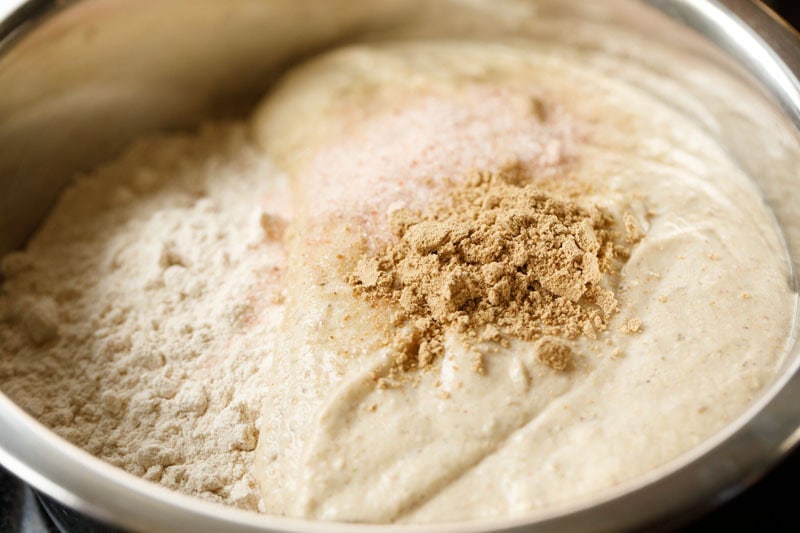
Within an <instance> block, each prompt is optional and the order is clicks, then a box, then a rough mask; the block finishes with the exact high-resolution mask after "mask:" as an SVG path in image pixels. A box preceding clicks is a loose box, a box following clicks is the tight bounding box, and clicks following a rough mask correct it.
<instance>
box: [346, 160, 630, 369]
mask: <svg viewBox="0 0 800 533" xmlns="http://www.w3.org/2000/svg"><path fill="white" fill-rule="evenodd" d="M389 222H390V225H391V229H392V232H393V233H394V236H395V237H396V239H395V240H393V241H392V242H390V243H389V244H388V245H387V246H386V247H385V248H384V249H383V250H382V251H381V253H379V254H378V255H377V256H371V257H364V258H362V259H361V260H360V261H359V263H358V265H357V267H356V268H355V270H354V272H353V273H352V274H351V275H350V277H349V282H350V283H351V285H352V286H353V287H354V291H355V293H356V294H357V295H360V296H361V297H364V298H366V299H367V300H368V301H371V302H373V303H379V302H390V303H391V304H392V305H394V306H395V307H396V308H397V309H398V313H397V322H396V324H395V326H396V327H395V328H394V329H393V330H392V334H391V337H392V341H391V343H392V346H393V348H394V352H395V354H396V357H395V362H396V366H397V367H398V368H402V369H406V370H408V369H412V368H426V367H429V366H430V365H431V364H432V363H433V362H434V361H435V360H436V359H437V358H438V357H439V356H440V355H441V354H442V353H443V351H444V348H443V338H444V332H445V330H448V329H454V330H455V331H458V332H460V333H461V334H462V337H463V338H464V339H466V340H467V341H469V342H471V343H473V344H478V343H483V342H499V343H503V344H505V343H507V342H508V340H509V339H523V340H535V339H539V338H542V337H543V336H547V337H548V338H550V339H552V338H553V337H560V338H566V339H573V338H576V337H578V336H580V335H581V334H583V335H586V336H588V337H591V338H594V337H595V336H596V334H597V332H598V331H603V330H605V329H606V328H607V324H608V320H609V318H610V317H611V316H612V315H613V314H614V313H615V312H617V310H618V305H617V300H616V297H615V296H614V293H613V292H612V291H611V290H609V289H608V288H604V287H603V286H602V283H601V282H602V281H603V278H604V276H605V275H607V274H610V273H613V272H615V271H616V270H617V269H618V268H619V266H620V263H621V262H620V261H618V260H615V259H616V258H621V259H624V258H626V257H627V255H628V252H627V250H626V249H624V248H623V247H621V246H619V245H617V246H615V244H614V239H613V238H612V237H613V235H614V220H613V219H612V217H611V216H610V214H609V213H607V212H606V211H604V210H603V209H600V208H598V207H595V206H592V207H582V206H580V205H578V204H576V203H574V202H571V201H561V200H559V199H557V198H555V197H553V196H551V195H549V194H547V193H545V192H544V191H542V190H540V189H537V188H535V187H534V186H532V185H530V184H524V183H522V180H521V179H520V175H519V173H518V172H511V171H508V172H499V173H485V172H476V173H473V174H472V175H471V176H469V177H468V179H466V180H465V181H463V182H459V183H457V184H453V185H452V188H451V191H450V193H449V194H448V197H447V198H446V199H445V200H444V201H441V202H439V203H436V204H434V205H432V206H431V207H430V209H429V210H428V211H427V212H425V213H420V212H413V211H410V210H406V209H401V210H398V211H395V212H393V213H392V214H391V215H390V220H389ZM618 240H619V239H618ZM557 342H559V341H557V340H551V341H549V344H548V346H549V347H550V348H551V349H550V350H549V352H550V353H551V354H553V353H556V352H557V354H556V355H557V357H555V358H554V357H548V356H545V357H540V360H542V361H543V362H544V363H545V364H548V366H551V367H552V368H555V369H557V370H566V369H568V368H569V366H570V363H569V358H570V357H571V350H570V349H569V347H568V346H567V345H565V344H563V343H562V344H561V347H556V346H555V345H554V343H557Z"/></svg>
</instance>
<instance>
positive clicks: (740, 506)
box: [0, 0, 800, 533]
mask: <svg viewBox="0 0 800 533" xmlns="http://www.w3.org/2000/svg"><path fill="white" fill-rule="evenodd" d="M0 1H2V0H0ZM765 3H766V4H768V5H769V6H770V7H772V8H773V9H774V10H775V11H776V12H778V13H780V14H781V16H783V17H784V18H785V19H786V20H787V21H788V22H789V23H791V24H792V25H794V26H795V27H796V28H800V0H772V1H766V2H765ZM799 496H800V450H798V451H796V452H794V453H793V454H792V455H791V456H790V457H788V458H787V459H786V460H785V461H784V462H783V463H782V464H780V465H778V466H777V467H776V468H775V469H774V470H773V471H772V472H771V473H769V474H767V475H766V476H765V477H764V478H763V479H762V480H760V481H758V482H756V483H754V484H753V485H752V486H751V487H749V488H748V489H747V490H745V491H744V492H743V493H742V494H741V495H739V496H737V497H735V498H734V499H733V500H731V501H729V502H728V503H727V504H725V505H723V506H722V507H720V508H718V509H717V510H715V511H713V512H711V513H710V514H708V515H706V516H704V517H701V518H699V519H698V520H696V521H695V522H694V523H692V524H691V525H689V526H687V527H685V528H683V531H685V532H688V533H696V532H701V531H703V532H705V531H708V530H714V529H715V528H720V529H722V528H726V529H730V530H733V531H741V530H745V531H747V530H753V531H755V530H766V531H800V525H798V524H796V523H794V520H796V519H797V513H796V507H797V506H799V505H800V502H799V501H798V497H799ZM54 531H55V529H54V528H53V526H52V525H51V524H50V523H49V521H48V520H47V518H45V517H44V515H43V514H42V513H41V512H40V509H39V505H38V503H37V501H36V499H35V496H33V494H32V493H31V491H30V489H27V488H26V487H24V486H23V485H22V484H21V483H20V482H19V481H18V480H16V479H15V478H14V477H13V476H11V474H9V473H8V472H6V471H5V470H3V468H2V467H0V533H53V532H54Z"/></svg>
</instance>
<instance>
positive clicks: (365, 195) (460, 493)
mask: <svg viewBox="0 0 800 533" xmlns="http://www.w3.org/2000/svg"><path fill="white" fill-rule="evenodd" d="M609 73H611V74H609ZM254 128H255V130H256V132H257V137H258V138H259V139H260V142H261V144H262V145H263V146H264V147H265V149H266V151H267V153H268V154H269V155H270V156H271V157H273V158H274V159H275V161H276V163H277V164H278V165H279V166H281V167H283V169H284V170H285V171H286V172H287V173H288V174H289V175H290V176H291V179H292V180H293V184H294V185H293V187H294V193H295V213H296V218H295V219H294V221H293V222H292V226H291V229H290V231H289V243H288V254H289V263H288V264H289V267H288V268H289V271H288V274H287V277H286V280H287V282H286V283H287V286H286V294H287V301H286V310H285V323H284V332H285V337H284V338H283V340H282V341H281V346H280V348H279V352H280V353H277V354H276V356H275V366H274V371H273V373H272V374H271V375H270V378H269V380H268V382H267V383H265V384H264V387H266V388H268V389H269V393H268V396H269V399H268V401H267V403H266V405H265V407H264V413H263V427H262V428H261V433H260V438H259V447H258V449H257V452H256V453H257V458H256V464H257V476H258V478H259V481H260V484H261V489H262V500H263V505H264V508H265V510H266V511H267V512H269V513H275V514H285V515H291V516H305V517H313V518H320V519H325V520H355V521H370V522H392V521H396V522H424V521H439V520H455V519H469V518H478V517H489V516H504V515H508V514H510V513H518V512H522V511H528V510H532V509H540V508H544V507H546V506H549V505H552V504H556V503H559V502H564V501H566V500H569V499H573V498H576V497H578V496H582V495H587V494H589V493H592V492H594V491H598V490H600V489H604V488H607V487H610V486H612V485H615V484H617V483H620V482H621V481H623V480H627V479H630V478H632V477H634V476H636V475H638V474H641V473H643V472H646V471H647V470H649V469H652V468H654V467H656V466H658V465H661V464H664V463H665V462H666V461H668V460H670V459H672V458H674V457H676V456H677V455H678V454H680V453H681V452H683V451H686V450H687V449H689V448H691V447H692V446H694V445H695V444H697V443H699V442H701V441H702V440H703V439H704V438H706V437H708V436H709V435H711V434H712V433H714V432H715V431H717V430H719V429H720V428H721V427H722V426H723V425H724V424H725V423H726V422H729V421H730V420H732V419H733V418H734V417H735V416H736V415H738V414H739V413H741V412H742V411H743V410H744V409H745V407H746V406H747V405H748V404H749V403H750V402H751V401H752V400H753V399H754V398H755V397H756V395H757V394H758V393H759V391H760V390H761V389H762V388H763V386H764V385H765V384H766V383H768V382H769V381H770V379H771V378H772V377H773V375H774V373H775V370H776V367H777V366H778V364H779V363H780V361H781V358H782V350H783V346H784V344H785V342H786V339H787V338H788V336H789V335H790V329H791V323H792V318H793V314H794V306H795V295H794V294H793V293H792V292H791V290H790V288H789V282H788V279H789V273H788V270H787V262H786V258H785V254H784V250H783V248H782V243H781V239H780V236H779V231H778V229H777V228H776V226H775V225H774V223H773V220H772V219H771V216H770V213H769V211H768V210H767V208H766V207H765V206H764V205H763V203H762V201H761V199H760V196H759V193H758V191H757V190H756V188H755V187H754V186H753V185H752V183H751V182H749V181H748V179H747V178H746V176H744V175H743V174H742V172H741V171H740V170H738V169H737V168H736V167H735V165H734V164H733V163H732V162H731V161H730V160H729V159H728V157H727V156H726V155H725V154H724V153H723V152H722V151H721V150H720V148H719V147H718V146H717V145H715V144H714V142H713V141H712V140H711V139H710V138H709V137H707V136H706V135H705V134H704V133H703V132H702V131H701V130H700V129H699V128H697V127H696V126H695V125H693V124H692V123H691V122H689V121H688V120H686V119H684V118H682V117H681V116H679V115H678V114H676V113H675V112H674V111H672V110H670V109H669V108H667V107H666V106H665V105H664V104H663V103H661V102H659V101H657V100H655V99H653V98H650V97H649V96H648V95H647V94H645V93H644V92H642V91H640V90H638V89H635V88H632V87H630V86H626V85H625V84H623V83H622V82H619V81H615V79H614V78H613V65H609V64H605V65H604V66H603V73H600V71H599V70H596V69H595V68H594V67H593V65H592V63H591V62H590V61H588V60H587V59H585V58H582V57H581V56H580V55H579V54H577V53H575V52H569V51H566V50H559V49H547V48H543V47H541V46H539V47H533V46H529V45H522V44H507V45H506V44H497V43H495V44H487V43H477V44H476V43H458V42H439V43H403V44H397V45H381V46H374V47H359V48H350V49H345V50H342V51H338V52H335V53H333V54H330V55H328V56H325V57H323V58H320V59H318V60H315V61H313V62H311V63H310V64H308V65H307V66H304V67H301V68H299V69H298V70H296V71H295V72H294V73H292V74H291V75H290V76H289V77H288V78H287V79H286V80H285V81H284V82H283V84H282V85H281V86H279V88H278V89H276V91H275V92H274V93H273V94H271V95H270V96H269V97H268V98H267V99H266V101H265V102H264V104H263V105H262V107H261V109H260V111H259V112H258V113H257V115H256V119H255V122H254ZM509 162H519V163H521V164H522V165H523V166H524V167H525V168H526V170H527V171H528V172H529V173H530V174H531V175H532V176H533V177H534V179H535V180H536V181H537V182H539V183H541V185H542V186H543V187H545V188H547V187H550V188H555V189H557V188H558V185H557V180H563V179H578V180H582V181H585V182H588V183H589V184H590V185H591V192H589V193H587V194H586V195H585V196H584V197H582V198H581V201H582V202H586V203H587V204H588V203H592V202H596V203H598V204H600V205H602V206H605V207H607V208H609V209H610V210H611V211H612V212H614V213H616V214H617V215H618V216H620V217H621V216H622V215H623V213H625V212H631V213H634V214H635V215H636V216H637V218H638V219H639V223H640V225H641V226H642V227H643V228H645V229H646V237H645V239H644V240H643V241H642V242H641V244H639V246H638V247H637V248H635V250H634V253H633V255H632V256H631V258H630V260H629V262H628V263H627V265H626V266H625V268H624V269H623V271H622V275H621V279H620V280H619V287H618V289H617V292H618V297H619V298H620V301H621V303H622V310H621V312H620V314H619V315H617V317H616V319H615V322H614V323H612V327H611V330H610V332H609V333H608V334H607V335H606V336H604V337H602V338H600V339H598V340H596V341H592V340H589V339H583V340H581V341H580V342H579V343H578V344H577V345H576V350H577V351H578V352H579V353H580V354H581V355H582V357H581V359H580V364H579V365H578V368H577V369H576V370H575V371H573V372H570V373H566V374H563V373H557V372H554V371H551V370H549V369H546V368H544V367H543V366H541V365H537V363H536V362H535V361H534V357H533V350H532V347H531V345H530V344H528V343H523V342H516V343H514V344H513V345H512V347H511V348H509V349H505V350H502V351H501V352H500V353H499V354H497V355H495V356H492V357H488V358H486V360H485V364H486V367H487V371H488V373H487V375H485V376H482V375H479V374H477V373H475V372H473V371H472V370H471V369H470V367H471V364H470V361H471V358H472V355H471V354H469V353H466V352H465V350H464V349H463V348H462V347H460V345H459V344H458V343H457V342H452V343H449V345H448V346H447V355H446V357H445V358H444V361H443V363H442V364H441V365H440V367H439V368H437V369H436V370H435V371H434V372H430V373H425V374H423V376H422V380H421V382H420V383H419V385H418V386H404V387H400V388H396V389H386V390H380V389H378V388H376V386H375V382H374V376H373V373H374V374H376V375H382V373H385V371H386V364H385V361H386V358H387V351H386V349H384V348H380V347H379V345H380V341H381V334H380V333H379V331H380V328H379V325H380V324H381V321H383V320H385V316H384V315H383V313H384V311H383V310H380V309H378V310H373V309H371V308H370V307H369V306H368V305H367V304H365V303H364V302H362V301H360V300H359V299H358V298H356V297H354V296H353V295H352V291H351V289H350V287H349V286H348V285H347V284H346V283H345V281H344V277H345V274H346V273H347V272H348V269H349V268H352V265H353V264H354V262H355V261H357V259H358V257H359V255H360V254H361V253H363V252H364V251H365V250H369V249H374V248H375V247H377V246H380V244H381V243H382V242H383V241H384V240H385V239H386V238H387V235H388V231H387V213H388V212H389V211H390V210H392V209H395V208H397V207H401V206H405V207H412V208H424V206H425V204H426V203H427V202H429V201H430V200H431V199H432V198H434V197H436V196H437V195H440V194H443V193H446V191H444V190H442V185H441V183H442V182H441V180H438V179H437V178H439V177H441V176H449V177H456V178H457V177H459V176H462V175H464V174H466V173H467V172H468V171H469V170H471V169H474V168H479V169H487V170H492V169H496V168H499V167H501V166H503V165H504V164H507V163H509ZM565 176H568V177H565ZM569 176H572V177H569ZM628 318H638V319H641V321H642V323H643V327H644V330H643V332H642V333H640V334H635V335H630V334H626V333H623V332H621V331H619V326H620V325H621V324H622V323H623V322H624V321H625V320H627V319H628ZM445 393H446V394H445Z"/></svg>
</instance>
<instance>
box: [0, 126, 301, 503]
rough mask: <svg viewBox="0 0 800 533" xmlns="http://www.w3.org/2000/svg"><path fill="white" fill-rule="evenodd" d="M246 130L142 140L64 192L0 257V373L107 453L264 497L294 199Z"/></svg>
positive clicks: (128, 465) (219, 492)
mask: <svg viewBox="0 0 800 533" xmlns="http://www.w3.org/2000/svg"><path fill="white" fill-rule="evenodd" d="M245 131H246V130H245V128H244V127H243V126H240V125H219V126H210V127H207V128H204V129H203V130H202V131H201V132H200V133H199V134H195V135H193V136H170V137H163V138H156V139H151V140H146V141H142V142H140V143H139V144H137V145H135V146H134V147H133V148H132V149H130V150H129V151H128V152H127V153H126V154H125V155H124V156H123V157H121V158H120V159H118V160H117V161H115V162H113V163H111V164H109V165H107V166H105V167H103V168H100V169H99V170H97V171H96V172H94V173H92V174H91V175H88V176H84V177H82V178H80V179H79V180H78V181H77V183H76V184H75V185H74V186H72V187H71V188H70V189H69V190H68V191H67V192H66V193H65V194H64V196H63V197H62V199H61V200H60V202H59V204H58V206H57V207H56V208H55V210H54V212H53V213H52V214H51V215H50V217H49V219H48V220H47V222H46V224H45V226H44V227H43V228H42V229H41V230H40V231H39V232H38V234H37V235H36V237H35V238H34V239H33V240H32V241H31V243H30V246H29V247H28V249H27V250H26V251H25V252H16V253H12V254H10V255H8V256H6V257H5V258H4V259H3V262H2V272H3V276H4V278H5V283H4V285H3V292H2V295H0V318H1V319H2V321H3V322H5V324H2V325H0V384H2V389H3V391H4V392H5V393H6V394H8V395H9V396H10V397H11V398H12V399H14V400H15V401H16V402H18V403H19V404H20V405H22V406H23V407H24V408H25V409H26V410H28V411H29V412H30V413H31V414H33V415H34V416H36V417H38V418H39V419H40V420H41V421H43V422H44V423H45V424H47V425H48V426H50V427H51V428H52V429H54V430H55V431H56V432H57V433H58V434H60V435H61V436H63V437H65V438H67V439H68V440H70V441H71V442H73V443H75V444H77V445H78V446H81V447H83V448H85V449H87V450H88V451H89V452H91V453H93V454H94V455H96V456H98V457H100V458H102V459H104V460H106V461H108V462H110V463H111V464H114V465H116V466H119V467H121V468H124V469H125V470H127V471H128V472H131V473H133V474H136V475H139V476H143V477H144V478H145V479H149V480H152V481H156V482H159V483H161V484H162V485H165V486H167V487H170V488H173V489H177V490H180V491H182V492H185V493H190V494H196V495H200V496H202V497H204V498H207V499H210V500H215V501H220V502H225V503H229V504H232V505H235V506H238V507H242V508H245V509H257V507H258V501H259V496H258V491H257V489H256V485H255V482H254V480H253V477H252V466H251V463H252V455H253V453H252V450H253V449H254V448H255V446H256V441H257V439H258V427H259V425H260V421H259V414H260V411H261V404H262V401H263V400H262V396H263V393H264V388H263V387H262V386H261V385H262V383H263V381H264V374H265V373H266V372H268V371H269V369H270V365H271V361H272V359H271V357H272V352H271V350H270V343H271V342H272V340H273V337H274V330H275V327H276V326H277V324H278V323H279V321H280V317H281V312H282V311H281V306H280V305H278V304H276V303H275V302H279V301H280V299H281V298H280V294H281V293H280V291H281V286H280V284H281V275H282V272H283V268H284V260H285V258H284V251H283V245H282V244H281V242H280V240H279V237H280V232H281V228H283V227H284V226H285V224H286V219H287V218H288V217H289V215H290V213H288V212H287V211H286V209H287V206H289V205H290V202H289V201H287V200H286V195H287V192H286V188H285V183H284V181H283V179H282V176H281V175H280V174H278V173H277V172H275V171H274V169H273V168H272V167H271V166H270V164H269V162H268V161H267V160H265V158H263V157H260V156H259V155H258V153H257V152H256V151H255V149H253V148H252V147H251V145H250V141H249V139H248V138H247V135H246V133H245ZM253 293H256V294H260V295H262V296H263V298H260V299H258V300H255V299H253V298H252V297H250V296H247V295H248V294H253ZM9 325H10V326H11V327H9Z"/></svg>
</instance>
